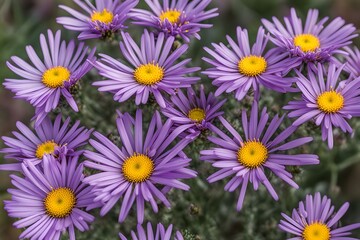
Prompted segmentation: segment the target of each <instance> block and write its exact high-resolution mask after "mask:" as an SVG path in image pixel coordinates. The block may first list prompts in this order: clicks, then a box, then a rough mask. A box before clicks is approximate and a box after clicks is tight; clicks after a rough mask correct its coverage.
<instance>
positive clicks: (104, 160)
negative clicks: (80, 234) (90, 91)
mask: <svg viewBox="0 0 360 240" xmlns="http://www.w3.org/2000/svg"><path fill="white" fill-rule="evenodd" d="M142 118H143V115H142V112H141V110H138V111H137V112H136V117H135V119H134V118H132V117H131V116H130V115H129V114H127V113H125V114H124V115H122V114H120V116H119V118H118V119H117V127H118V130H119V135H120V138H121V141H122V147H121V148H119V147H117V146H115V145H114V144H113V143H112V142H111V141H110V140H108V139H107V138H106V137H104V136H103V135H101V134H100V133H97V132H96V133H94V136H95V137H96V138H97V139H98V140H90V144H91V145H92V146H93V147H94V148H95V149H96V151H97V152H91V151H86V152H85V153H84V155H85V156H86V157H87V158H88V160H87V161H85V166H87V167H89V168H92V169H96V170H99V171H100V173H96V174H94V175H91V176H88V177H87V178H85V180H84V181H85V182H87V183H89V184H90V185H92V186H94V192H95V194H96V195H97V197H96V201H98V200H100V201H101V202H103V203H104V206H103V207H102V209H101V212H100V214H101V215H105V214H106V213H107V212H108V211H109V210H110V209H111V208H112V207H113V206H114V205H115V204H116V203H117V202H118V201H119V200H120V198H122V204H121V210H120V214H119V222H123V221H124V220H125V218H126V216H127V215H128V214H129V212H130V209H131V208H132V206H133V204H134V203H135V202H136V208H137V219H138V222H139V223H142V222H143V220H144V203H145V202H149V203H150V204H151V206H152V209H153V210H154V212H157V211H158V204H157V200H159V201H160V202H161V203H163V204H165V206H167V207H170V202H169V201H168V200H167V199H166V196H165V194H166V192H167V191H169V190H170V189H172V188H177V189H181V190H189V186H188V185H186V184H184V183H182V182H180V181H179V180H180V179H187V178H193V177H195V176H196V172H194V171H192V170H190V169H187V167H188V166H189V162H190V161H191V159H189V158H187V157H186V155H185V154H184V153H183V152H182V150H183V148H184V147H185V146H186V145H187V144H188V143H190V142H191V139H188V138H184V139H182V140H181V141H180V142H178V143H177V144H176V145H174V146H173V147H169V145H170V144H172V143H173V141H174V139H175V138H176V137H177V136H178V135H179V134H180V133H181V132H183V131H184V130H185V128H184V127H182V126H181V127H178V128H176V129H174V130H173V131H171V129H172V128H171V127H172V122H171V120H168V121H166V122H165V123H164V124H163V123H162V122H161V117H160V114H159V113H158V112H156V113H155V114H154V116H153V117H152V119H151V121H150V124H149V127H148V130H147V133H146V135H144V134H143V123H142ZM160 187H161V189H160V190H159V189H158V188H160Z"/></svg>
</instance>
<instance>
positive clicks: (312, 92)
mask: <svg viewBox="0 0 360 240" xmlns="http://www.w3.org/2000/svg"><path fill="white" fill-rule="evenodd" d="M342 69H343V66H342V67H339V68H338V67H337V66H336V65H335V64H330V66H329V68H328V70H327V72H326V73H325V74H326V76H325V77H326V80H325V78H324V70H323V66H322V65H321V64H320V63H319V64H318V66H317V70H316V71H313V70H311V68H309V69H308V77H305V76H304V75H302V74H301V73H300V72H298V71H297V74H298V76H299V77H298V81H297V83H296V84H297V86H298V87H299V89H300V90H301V92H302V99H301V100H295V101H290V102H289V104H288V105H287V106H285V107H284V109H287V110H290V111H291V112H290V113H289V115H288V116H289V117H298V119H296V121H295V122H294V123H293V125H294V126H299V125H301V124H303V123H305V122H307V121H309V120H313V121H314V122H315V124H316V125H317V126H321V131H322V139H323V141H325V140H326V139H327V140H328V146H329V148H330V149H331V148H333V145H334V140H333V127H339V128H340V129H341V130H342V131H343V132H345V133H346V132H349V133H352V128H351V126H350V125H349V124H348V122H347V121H346V119H350V118H351V117H355V116H360V105H359V95H360V78H356V79H353V80H352V79H350V80H345V81H341V82H339V77H340V74H341V71H342Z"/></svg>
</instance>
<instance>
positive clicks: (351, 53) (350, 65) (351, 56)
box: [344, 47, 360, 78]
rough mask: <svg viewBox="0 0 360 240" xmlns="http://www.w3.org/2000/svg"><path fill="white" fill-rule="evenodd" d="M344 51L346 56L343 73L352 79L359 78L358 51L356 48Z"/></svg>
mask: <svg viewBox="0 0 360 240" xmlns="http://www.w3.org/2000/svg"><path fill="white" fill-rule="evenodd" d="M345 51H346V52H347V53H348V55H347V56H346V57H345V60H346V61H345V67H344V71H346V72H348V73H350V75H351V77H352V78H357V77H360V51H359V49H358V48H357V47H354V48H353V49H351V48H350V47H345Z"/></svg>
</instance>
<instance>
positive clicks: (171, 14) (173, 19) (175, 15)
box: [159, 9, 181, 24]
mask: <svg viewBox="0 0 360 240" xmlns="http://www.w3.org/2000/svg"><path fill="white" fill-rule="evenodd" d="M180 16H181V12H180V11H178V10H175V9H171V10H168V11H165V12H161V15H160V16H159V18H160V20H161V21H162V22H164V21H165V19H167V20H168V21H169V22H170V23H172V24H175V23H177V22H178V21H179V18H180Z"/></svg>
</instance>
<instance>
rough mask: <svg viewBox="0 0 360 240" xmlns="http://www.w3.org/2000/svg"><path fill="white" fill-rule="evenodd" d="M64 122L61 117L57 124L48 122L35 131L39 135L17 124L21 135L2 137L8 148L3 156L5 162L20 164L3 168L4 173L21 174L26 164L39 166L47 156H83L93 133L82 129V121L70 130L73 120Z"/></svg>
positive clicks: (3, 165)
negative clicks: (23, 165)
mask: <svg viewBox="0 0 360 240" xmlns="http://www.w3.org/2000/svg"><path fill="white" fill-rule="evenodd" d="M61 118H62V117H61V115H58V116H57V117H56V119H55V121H54V123H52V122H51V120H50V119H49V118H45V119H44V121H42V123H41V124H40V125H39V126H38V127H35V133H34V132H33V131H32V130H31V129H29V128H28V127H27V126H26V125H25V124H23V123H21V122H17V123H16V126H17V128H18V129H19V131H20V132H15V131H14V132H13V134H14V136H15V138H11V137H2V139H3V141H4V144H5V145H6V146H7V147H6V148H3V149H1V150H0V152H1V153H5V158H8V159H14V160H17V161H19V163H12V164H1V165H0V170H9V171H21V169H22V168H21V163H22V162H23V161H25V160H26V161H31V162H32V164H34V165H37V164H39V163H41V162H42V160H43V157H44V156H46V155H53V156H54V157H59V156H60V155H71V156H74V155H81V154H82V152H83V150H81V149H79V147H81V146H83V145H85V144H87V141H88V139H89V137H90V134H91V132H92V130H88V129H86V128H84V127H79V125H80V122H79V121H76V122H75V123H74V124H73V125H72V126H71V127H70V126H69V125H70V118H67V119H66V120H65V122H64V123H61Z"/></svg>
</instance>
